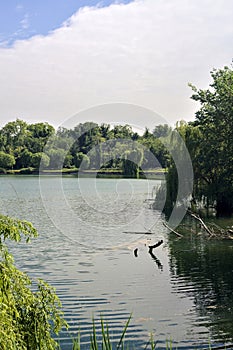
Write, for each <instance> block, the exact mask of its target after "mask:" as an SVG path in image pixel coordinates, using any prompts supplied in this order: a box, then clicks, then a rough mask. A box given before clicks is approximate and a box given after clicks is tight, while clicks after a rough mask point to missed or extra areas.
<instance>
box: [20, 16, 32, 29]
mask: <svg viewBox="0 0 233 350" xmlns="http://www.w3.org/2000/svg"><path fill="white" fill-rule="evenodd" d="M20 24H21V28H22V29H23V30H25V29H28V28H29V27H30V22H29V14H28V13H25V14H24V17H23V19H22V20H21V21H20Z"/></svg>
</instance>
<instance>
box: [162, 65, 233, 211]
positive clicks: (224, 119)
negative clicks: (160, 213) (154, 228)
mask: <svg viewBox="0 0 233 350" xmlns="http://www.w3.org/2000/svg"><path fill="white" fill-rule="evenodd" d="M211 78H212V83H211V84H210V86H209V88H208V89H205V90H202V89H198V88H196V87H195V86H193V85H191V84H190V86H191V88H192V91H193V95H192V99H193V100H195V101H197V102H199V104H200V108H199V110H198V111H197V113H196V116H195V120H194V121H193V122H189V123H185V122H180V123H177V125H176V128H175V132H177V133H179V135H180V136H181V137H182V139H183V140H184V142H185V145H186V147H187V149H188V152H189V154H190V157H191V161H192V166H193V175H194V182H193V184H194V186H193V191H192V193H190V198H188V196H187V197H186V198H182V200H183V201H184V202H185V201H186V202H187V200H189V201H190V208H191V209H192V210H193V211H195V212H199V214H201V215H203V213H204V211H205V213H206V214H207V215H208V214H210V212H215V214H216V216H218V217H221V216H231V215H232V214H233V142H232V140H233V70H232V68H229V67H224V68H223V69H219V70H215V69H214V70H213V71H212V72H211ZM171 146H172V147H173V148H174V149H175V150H176V149H177V152H178V151H179V150H178V147H179V145H177V144H176V143H175V142H173V143H172V142H171ZM184 166H185V165H184ZM166 180H167V197H166V205H165V207H164V211H165V213H166V214H168V215H169V212H171V211H172V210H173V208H174V206H175V205H176V204H177V203H176V200H177V191H178V175H177V168H176V165H175V163H174V162H173V161H172V160H171V162H170V164H169V166H168V173H167V177H166ZM164 193H165V189H163V188H161V189H160V192H159V193H158V196H157V201H159V199H160V198H161V197H163V195H164ZM178 204H179V205H181V204H182V203H181V202H180V203H178Z"/></svg>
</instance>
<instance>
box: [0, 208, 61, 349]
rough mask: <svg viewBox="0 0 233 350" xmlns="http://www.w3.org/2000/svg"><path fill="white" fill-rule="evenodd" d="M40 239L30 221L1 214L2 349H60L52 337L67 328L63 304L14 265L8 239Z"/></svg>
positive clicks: (49, 289) (50, 289) (46, 287)
mask: <svg viewBox="0 0 233 350" xmlns="http://www.w3.org/2000/svg"><path fill="white" fill-rule="evenodd" d="M23 236H25V237H26V240H27V241H29V239H30V238H31V237H36V236H37V232H36V230H35V229H34V227H33V226H32V225H31V224H30V223H28V222H26V221H20V220H16V219H12V218H9V217H7V216H3V215H0V348H1V349H2V350H16V349H17V350H29V349H41V350H43V349H44V350H49V349H50V350H53V349H58V344H57V342H56V341H55V340H54V339H53V338H52V335H53V334H57V333H58V332H59V330H60V329H61V327H62V326H63V325H65V322H64V321H63V319H62V312H61V311H60V306H61V305H60V301H59V299H58V297H57V296H56V294H55V291H54V289H53V288H52V287H50V286H49V285H48V284H46V283H45V282H44V281H43V280H39V281H38V282H37V283H34V284H33V288H32V281H31V280H30V278H29V277H28V276H27V275H26V274H25V273H23V272H21V271H20V270H18V269H17V268H16V267H15V265H14V260H13V257H12V255H11V254H10V253H9V251H8V249H7V246H6V245H5V241H6V240H9V239H10V240H13V241H16V242H19V241H21V239H22V237H23Z"/></svg>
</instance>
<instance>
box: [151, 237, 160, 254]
mask: <svg viewBox="0 0 233 350" xmlns="http://www.w3.org/2000/svg"><path fill="white" fill-rule="evenodd" d="M161 244H163V240H162V239H161V241H159V242H157V243H155V244H154V245H149V253H150V254H151V253H152V251H153V249H154V248H157V247H159V246H160V245H161Z"/></svg>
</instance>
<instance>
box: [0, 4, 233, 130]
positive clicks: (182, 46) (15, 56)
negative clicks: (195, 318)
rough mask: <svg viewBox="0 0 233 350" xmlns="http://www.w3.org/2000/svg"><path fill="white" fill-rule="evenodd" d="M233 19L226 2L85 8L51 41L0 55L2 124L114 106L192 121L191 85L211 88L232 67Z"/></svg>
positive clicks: (36, 40) (38, 39) (56, 120)
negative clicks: (219, 72) (216, 74)
mask: <svg viewBox="0 0 233 350" xmlns="http://www.w3.org/2000/svg"><path fill="white" fill-rule="evenodd" d="M232 18H233V3H232V2H231V1H229V0H204V1H203V0H202V1H201V0H196V1H195V2H194V1H192V2H191V1H188V0H167V1H166V2H164V1H163V0H144V1H143V0H140V1H135V2H133V3H130V4H128V5H112V6H110V7H106V8H88V7H86V8H83V9H81V10H80V11H78V12H77V13H76V14H74V15H73V16H72V17H71V18H70V19H69V20H68V21H67V22H66V23H64V25H63V26H62V27H61V28H59V29H57V30H56V31H54V32H51V33H50V34H49V35H47V36H44V37H43V36H35V37H32V38H31V39H29V40H24V41H18V42H16V43H15V44H14V46H13V47H12V48H0V74H1V84H0V122H1V124H3V123H5V122H6V121H8V120H9V119H15V118H16V117H22V118H23V119H26V120H28V121H31V122H34V121H38V120H47V121H49V122H51V123H52V124H54V125H59V124H60V123H62V122H63V121H64V120H65V119H66V118H67V117H69V116H71V115H73V114H75V113H77V112H78V111H80V110H82V109H85V108H89V107H91V106H93V105H97V104H102V103H111V102H126V103H133V104H139V105H142V106H145V107H147V108H150V109H153V110H155V111H157V112H158V113H160V114H162V115H163V116H164V117H165V118H166V119H167V120H168V122H174V121H175V120H177V119H181V118H184V119H190V118H191V117H192V116H193V112H194V110H195V108H196V105H195V103H194V102H192V101H191V100H189V96H190V94H191V91H190V88H188V87H187V83H188V82H189V81H191V82H193V83H194V84H196V85H198V86H201V87H206V86H207V85H208V83H209V71H210V70H211V69H212V68H213V67H217V68H220V67H222V66H223V65H229V64H230V63H231V59H232V42H233V26H232ZM121 117H122V116H121ZM142 122H143V123H145V125H148V126H149V125H150V123H151V121H150V120H147V119H146V116H145V120H143V121H142ZM132 123H133V120H132Z"/></svg>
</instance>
